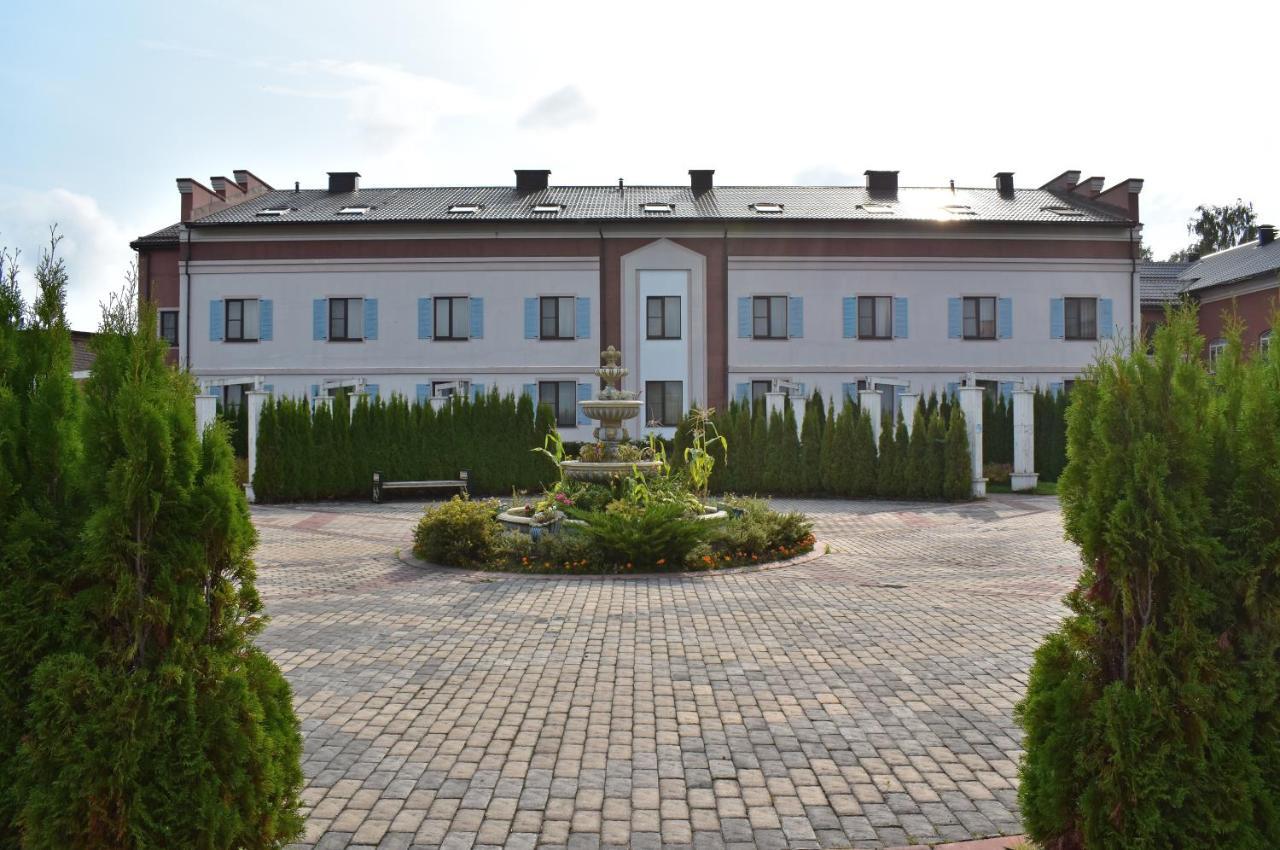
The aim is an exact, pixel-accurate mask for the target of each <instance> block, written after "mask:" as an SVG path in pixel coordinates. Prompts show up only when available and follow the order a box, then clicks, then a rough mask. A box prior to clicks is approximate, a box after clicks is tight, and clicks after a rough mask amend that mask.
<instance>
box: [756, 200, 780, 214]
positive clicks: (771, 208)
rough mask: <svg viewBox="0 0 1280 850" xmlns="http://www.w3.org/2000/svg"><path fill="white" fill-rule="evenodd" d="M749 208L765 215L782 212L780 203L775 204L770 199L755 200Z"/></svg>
mask: <svg viewBox="0 0 1280 850" xmlns="http://www.w3.org/2000/svg"><path fill="white" fill-rule="evenodd" d="M751 209H753V210H755V211H756V212H757V213H762V214H765V215H778V214H780V213H781V212H782V204H777V203H774V202H772V201H767V202H766V201H757V202H756V203H754V204H752V205H751Z"/></svg>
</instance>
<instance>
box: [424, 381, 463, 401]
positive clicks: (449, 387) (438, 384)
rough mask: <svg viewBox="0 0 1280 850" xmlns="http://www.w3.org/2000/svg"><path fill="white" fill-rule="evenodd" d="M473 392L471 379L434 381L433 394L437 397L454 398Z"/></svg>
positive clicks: (432, 383)
mask: <svg viewBox="0 0 1280 850" xmlns="http://www.w3.org/2000/svg"><path fill="white" fill-rule="evenodd" d="M469 392H471V382H470V381H432V382H431V395H433V396H435V397H436V398H453V397H454V396H465V395H466V394H467V393H469Z"/></svg>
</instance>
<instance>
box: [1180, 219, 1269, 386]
mask: <svg viewBox="0 0 1280 850" xmlns="http://www.w3.org/2000/svg"><path fill="white" fill-rule="evenodd" d="M1178 280H1179V281H1180V282H1181V284H1182V287H1183V291H1184V292H1186V293H1187V294H1188V295H1190V296H1191V297H1192V298H1194V299H1196V300H1197V301H1199V302H1200V333H1201V334H1202V335H1203V336H1204V338H1205V346H1206V348H1207V351H1208V356H1209V359H1210V361H1212V359H1213V358H1214V357H1215V356H1216V355H1217V352H1218V351H1220V350H1221V348H1222V346H1223V345H1225V342H1224V341H1223V339H1222V333H1223V327H1224V326H1225V323H1226V318H1227V316H1229V315H1232V314H1234V315H1236V316H1238V317H1239V318H1240V320H1241V321H1242V322H1243V323H1244V344H1245V347H1246V349H1249V348H1254V347H1265V346H1268V345H1270V344H1271V332H1272V327H1271V318H1272V315H1273V314H1274V313H1275V311H1276V309H1277V307H1278V306H1280V302H1278V300H1277V299H1280V242H1277V241H1276V228H1275V227H1273V226H1271V225H1269V224H1264V225H1261V226H1260V227H1259V228H1258V238H1257V239H1255V240H1254V241H1252V242H1246V243H1245V244H1243V245H1237V246H1236V247H1234V248H1228V249H1227V250H1225V251H1219V252H1218V253H1216V254H1210V255H1209V256H1207V257H1204V258H1203V259H1201V260H1199V261H1198V262H1196V263H1194V264H1193V265H1192V266H1191V267H1190V268H1188V269H1186V270H1185V271H1183V272H1182V274H1180V275H1179V276H1178Z"/></svg>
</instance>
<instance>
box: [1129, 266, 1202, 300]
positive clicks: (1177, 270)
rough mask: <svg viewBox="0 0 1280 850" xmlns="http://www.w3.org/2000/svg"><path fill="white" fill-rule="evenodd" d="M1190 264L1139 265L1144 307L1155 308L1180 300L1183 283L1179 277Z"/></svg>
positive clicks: (1140, 290)
mask: <svg viewBox="0 0 1280 850" xmlns="http://www.w3.org/2000/svg"><path fill="white" fill-rule="evenodd" d="M1190 266H1191V264H1190V263H1138V292H1139V297H1140V299H1141V301H1142V306H1143V307H1154V306H1159V305H1161V304H1168V303H1169V302H1170V301H1176V300H1178V296H1179V295H1181V294H1182V281H1180V280H1178V275H1180V274H1182V273H1183V272H1184V271H1186V270H1187V269H1188V268H1190Z"/></svg>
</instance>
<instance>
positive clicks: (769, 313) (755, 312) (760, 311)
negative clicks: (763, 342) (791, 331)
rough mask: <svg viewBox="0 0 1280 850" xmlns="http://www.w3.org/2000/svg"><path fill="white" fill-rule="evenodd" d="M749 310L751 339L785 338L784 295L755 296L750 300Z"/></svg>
mask: <svg viewBox="0 0 1280 850" xmlns="http://www.w3.org/2000/svg"><path fill="white" fill-rule="evenodd" d="M751 309H752V332H751V336H752V337H753V338H755V339H786V338H787V297H786V296H785V295H757V296H756V297H754V298H752V299H751Z"/></svg>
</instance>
